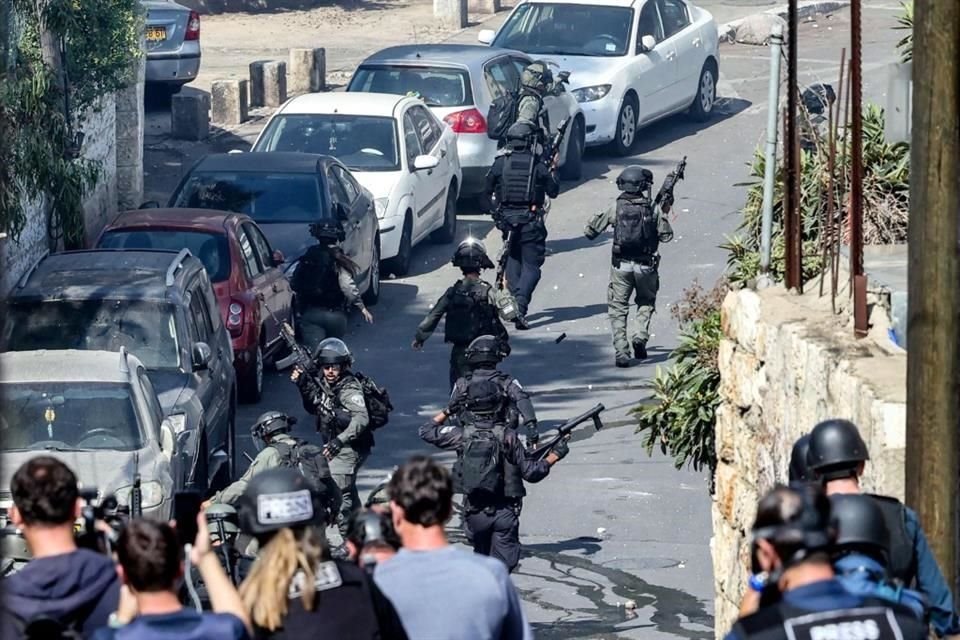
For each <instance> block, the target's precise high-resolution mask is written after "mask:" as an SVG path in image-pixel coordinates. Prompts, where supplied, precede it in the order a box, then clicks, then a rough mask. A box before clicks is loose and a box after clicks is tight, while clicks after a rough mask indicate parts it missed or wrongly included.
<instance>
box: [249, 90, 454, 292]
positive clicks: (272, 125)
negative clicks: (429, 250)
mask: <svg viewBox="0 0 960 640" xmlns="http://www.w3.org/2000/svg"><path fill="white" fill-rule="evenodd" d="M252 151H299V152H305V153H321V154H325V155H330V156H335V157H336V158H337V159H339V160H340V162H342V163H343V164H344V165H346V166H347V167H348V168H349V169H350V171H351V173H352V174H353V176H354V177H355V178H356V179H357V180H358V181H359V182H360V184H361V185H363V186H364V187H366V188H367V189H368V190H369V191H370V192H371V193H372V194H373V196H374V205H375V207H376V210H377V220H378V221H379V223H380V256H381V258H382V259H383V268H384V270H385V271H388V272H391V273H393V274H395V275H397V276H402V275H405V274H406V273H407V272H408V271H409V269H410V255H411V253H412V249H413V247H414V245H416V244H417V243H419V242H420V241H422V240H424V239H425V238H427V237H428V236H430V237H431V239H433V240H434V241H435V242H439V243H446V242H452V241H453V240H454V238H455V237H456V232H457V213H456V204H457V196H458V194H459V190H460V185H461V184H462V174H461V170H460V159H459V156H458V155H457V138H456V134H454V133H453V131H451V130H450V127H449V126H448V125H447V124H445V123H443V122H441V121H440V120H438V119H437V117H436V116H434V115H433V113H431V111H430V109H428V108H427V107H426V105H424V103H423V102H422V101H421V100H418V99H416V98H410V97H405V96H397V95H387V94H381V93H342V92H333V93H309V94H306V95H302V96H297V97H295V98H292V99H290V100H288V101H287V102H286V104H284V105H283V106H282V107H280V109H279V110H277V112H276V113H275V114H274V115H273V116H272V117H271V118H270V121H269V122H268V123H267V126H266V127H264V129H263V131H262V132H261V133H260V136H259V137H258V138H257V141H256V142H254V143H253V149H252Z"/></svg>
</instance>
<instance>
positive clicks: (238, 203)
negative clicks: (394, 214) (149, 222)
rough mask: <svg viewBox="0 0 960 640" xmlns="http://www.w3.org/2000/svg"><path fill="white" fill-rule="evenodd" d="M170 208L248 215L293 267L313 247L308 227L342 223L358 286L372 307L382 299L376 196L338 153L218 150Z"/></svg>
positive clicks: (185, 180) (179, 187) (175, 196)
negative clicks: (226, 151)
mask: <svg viewBox="0 0 960 640" xmlns="http://www.w3.org/2000/svg"><path fill="white" fill-rule="evenodd" d="M168 206H170V207H190V208H194V209H219V210H223V211H234V212H236V213H245V214H247V215H248V216H250V217H251V218H253V219H254V220H255V221H256V223H257V224H258V225H259V226H260V229H262V230H263V232H264V234H265V235H266V236H267V240H269V242H270V245H271V246H272V247H273V248H274V249H278V250H279V251H280V252H281V253H283V255H284V257H285V258H286V260H287V261H288V266H289V264H292V263H294V262H295V261H296V260H297V259H299V258H300V256H302V255H303V253H304V252H305V251H306V250H307V248H308V247H309V246H310V245H311V244H313V242H314V240H313V238H312V237H311V236H310V234H309V233H308V231H307V226H308V225H309V224H310V223H311V222H319V221H321V220H339V221H340V222H341V224H342V225H343V229H344V231H345V232H346V239H345V240H344V241H343V250H344V252H345V253H346V254H347V255H348V256H350V258H351V259H352V260H353V261H354V262H356V263H357V264H358V265H360V273H359V274H358V275H357V287H358V288H359V289H360V293H361V294H363V299H364V302H366V304H368V305H373V304H375V303H376V302H377V298H379V297H380V235H379V233H380V225H379V224H378V223H377V215H376V212H375V210H374V205H373V196H372V195H371V194H370V192H369V191H367V190H366V189H365V188H363V187H362V186H361V185H360V183H359V182H357V180H356V179H355V178H354V177H353V175H352V174H351V173H350V170H349V169H347V168H346V167H345V166H343V164H341V163H340V162H339V161H338V160H337V159H336V158H333V157H331V156H325V155H319V154H312V153H289V152H273V153H269V154H266V153H218V154H211V155H208V156H206V157H204V158H202V159H200V160H199V161H198V162H197V163H196V164H194V165H193V167H192V168H191V169H190V171H189V172H187V175H186V176H185V177H184V178H183V180H181V181H180V184H179V185H177V188H176V190H175V191H174V192H173V195H172V196H171V197H170V202H169V205H168ZM288 271H289V269H288Z"/></svg>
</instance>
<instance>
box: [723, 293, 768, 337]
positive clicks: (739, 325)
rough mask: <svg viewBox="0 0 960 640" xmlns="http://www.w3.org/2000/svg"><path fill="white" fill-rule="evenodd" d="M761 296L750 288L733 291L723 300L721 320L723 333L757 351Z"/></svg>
mask: <svg viewBox="0 0 960 640" xmlns="http://www.w3.org/2000/svg"><path fill="white" fill-rule="evenodd" d="M760 316H761V310H760V296H758V295H757V294H756V292H754V291H751V290H750V289H742V290H740V291H731V292H730V293H728V294H727V296H726V297H725V298H724V300H723V306H722V308H721V314H720V322H721V326H722V328H723V333H724V335H726V336H727V337H728V338H730V339H731V340H733V341H734V342H736V343H737V344H738V345H739V346H741V347H743V348H745V349H749V350H750V351H753V352H756V341H757V327H758V326H759V325H760Z"/></svg>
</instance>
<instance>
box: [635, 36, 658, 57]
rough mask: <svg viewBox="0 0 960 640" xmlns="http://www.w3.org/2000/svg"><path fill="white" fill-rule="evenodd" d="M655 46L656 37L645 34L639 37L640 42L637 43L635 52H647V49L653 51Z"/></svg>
mask: <svg viewBox="0 0 960 640" xmlns="http://www.w3.org/2000/svg"><path fill="white" fill-rule="evenodd" d="M656 46H657V40H656V38H654V37H653V36H651V35H649V34H647V35H645V36H643V37H642V38H640V42H639V43H637V53H647V52H648V51H653V49H654V48H655V47H656Z"/></svg>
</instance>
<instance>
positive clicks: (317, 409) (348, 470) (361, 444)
mask: <svg viewBox="0 0 960 640" xmlns="http://www.w3.org/2000/svg"><path fill="white" fill-rule="evenodd" d="M314 362H315V364H316V365H317V367H318V368H319V370H320V372H321V374H322V375H321V376H320V379H319V387H315V386H314V385H313V383H312V381H311V376H307V375H303V371H302V370H301V369H300V367H299V366H297V367H294V370H293V373H292V374H291V375H290V379H291V380H293V381H294V382H295V383H297V387H298V389H299V390H300V396H301V399H302V401H303V408H304V409H305V410H306V411H307V412H308V413H311V414H313V415H315V416H317V431H318V432H319V433H320V435H321V436H322V437H323V440H324V443H325V444H324V448H323V451H324V455H325V456H326V458H327V460H329V461H330V473H331V475H332V476H333V480H334V482H336V484H337V486H338V487H339V488H340V493H341V494H342V497H343V501H342V503H341V506H340V514H339V517H338V518H337V526H338V528H339V529H340V535H341V536H342V537H343V538H344V539H346V536H347V531H348V522H347V520H348V518H349V517H350V514H351V513H352V512H353V511H355V510H356V509H359V508H360V494H359V493H358V492H357V473H358V472H359V470H360V467H361V466H362V465H363V463H364V461H365V460H366V459H367V458H368V457H369V456H370V451H371V449H373V445H374V440H373V433H372V431H371V430H370V429H368V426H369V423H370V416H369V414H368V413H367V405H366V401H365V399H364V395H363V387H362V386H361V384H360V382H359V381H358V380H357V378H356V377H355V376H354V375H353V373H352V372H351V371H350V367H351V366H352V365H353V355H352V354H351V353H350V349H349V348H347V345H346V344H344V342H343V341H342V340H340V339H339V338H327V339H326V340H324V341H322V342H321V343H320V344H319V345H318V346H317V354H316V357H315V358H314Z"/></svg>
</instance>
